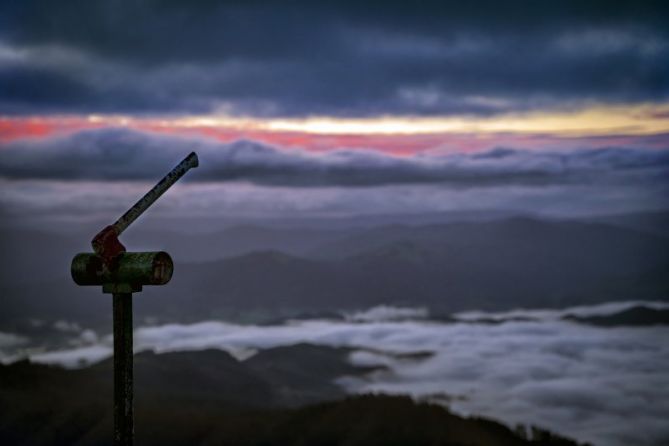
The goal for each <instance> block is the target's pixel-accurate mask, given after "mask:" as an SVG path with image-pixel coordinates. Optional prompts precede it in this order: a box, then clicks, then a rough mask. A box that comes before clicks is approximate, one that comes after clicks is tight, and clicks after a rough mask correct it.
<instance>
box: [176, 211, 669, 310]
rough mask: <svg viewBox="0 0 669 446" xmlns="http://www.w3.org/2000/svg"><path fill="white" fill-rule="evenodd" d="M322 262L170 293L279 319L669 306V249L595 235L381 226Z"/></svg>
mask: <svg viewBox="0 0 669 446" xmlns="http://www.w3.org/2000/svg"><path fill="white" fill-rule="evenodd" d="M318 252H319V253H320V258H318V259H316V258H304V257H295V256H290V255H286V254H282V253H279V252H274V251H268V252H259V253H253V254H249V255H246V256H241V257H236V258H231V259H226V260H223V261H219V262H212V263H203V264H199V265H197V266H184V267H183V268H182V269H181V270H180V271H179V272H178V275H177V274H176V273H175V278H174V283H173V285H172V288H173V289H176V290H178V293H177V294H180V295H181V294H183V295H185V294H188V295H189V296H190V297H189V300H188V302H189V305H190V306H193V307H194V306H200V307H201V308H210V309H211V308H216V307H217V306H237V307H240V306H242V307H243V306H247V307H262V308H267V309H271V310H277V311H279V310H281V309H290V308H297V309H302V310H304V309H328V308H329V309H332V308H351V307H357V308H366V307H369V306H372V305H377V304H381V303H394V304H402V305H414V306H415V305H427V306H429V307H431V308H433V309H435V310H439V311H437V312H438V313H443V312H449V311H459V310H464V309H474V308H479V309H504V308H506V309H508V308H510V307H517V306H529V307H538V306H542V307H546V306H554V307H558V306H566V305H573V304H583V303H596V302H602V301H610V300H616V299H629V297H630V296H634V297H635V298H637V299H664V298H666V297H667V296H668V295H669V280H667V275H666V271H668V270H669V240H667V239H664V238H662V237H657V236H653V235H649V234H644V233H640V232H637V231H634V230H628V229H622V228H616V227H612V226H608V225H603V224H594V223H575V222H545V221H540V220H533V219H524V218H522V219H521V218H518V219H510V220H504V221H498V222H486V223H476V224H473V223H469V224H449V225H437V226H422V227H410V226H389V227H383V228H377V229H374V230H369V231H366V232H364V233H362V234H358V235H355V236H351V237H348V238H344V239H342V240H339V241H337V242H333V243H328V244H327V245H324V246H322V247H321V248H319V249H318ZM165 303H166V304H167V301H166V302H165Z"/></svg>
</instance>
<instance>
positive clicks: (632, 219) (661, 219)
mask: <svg viewBox="0 0 669 446" xmlns="http://www.w3.org/2000/svg"><path fill="white" fill-rule="evenodd" d="M590 220H591V221H592V222H595V223H605V224H609V225H613V226H620V227H623V228H629V229H635V230H637V231H642V232H647V233H650V234H655V235H661V236H663V237H669V211H655V212H637V213H630V214H618V215H605V216H600V217H594V218H592V219H590Z"/></svg>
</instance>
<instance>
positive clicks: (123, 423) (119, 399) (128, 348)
mask: <svg viewBox="0 0 669 446" xmlns="http://www.w3.org/2000/svg"><path fill="white" fill-rule="evenodd" d="M132 400H133V382H132V293H114V446H132V444H133V437H134V427H133V423H132V418H133V407H132Z"/></svg>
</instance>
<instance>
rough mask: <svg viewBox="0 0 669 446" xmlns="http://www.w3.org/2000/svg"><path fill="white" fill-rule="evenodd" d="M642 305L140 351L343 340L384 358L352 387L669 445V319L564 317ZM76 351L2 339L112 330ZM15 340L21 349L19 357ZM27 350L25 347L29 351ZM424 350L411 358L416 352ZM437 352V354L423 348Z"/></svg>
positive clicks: (347, 382)
mask: <svg viewBox="0 0 669 446" xmlns="http://www.w3.org/2000/svg"><path fill="white" fill-rule="evenodd" d="M639 304H643V305H645V306H649V307H654V308H669V304H667V303H657V302H655V303H652V302H626V303H615V304H604V305H598V306H591V307H575V308H569V309H565V310H516V311H512V312H504V313H484V312H468V313H460V314H457V315H455V319H456V320H455V322H453V321H450V322H448V321H438V320H433V319H430V317H429V313H428V312H427V310H426V309H424V308H393V307H387V306H382V307H375V308H372V309H370V310H369V311H365V312H358V313H350V314H345V315H343V317H342V318H341V319H337V320H335V319H311V320H292V321H286V322H285V323H281V324H276V325H270V326H259V325H239V324H234V323H228V322H222V321H204V322H199V323H195V324H165V325H156V326H141V327H138V328H137V329H136V330H135V347H136V350H138V351H142V350H152V351H155V352H168V351H180V350H200V349H206V348H219V349H223V350H226V351H228V352H230V353H231V354H233V355H234V356H236V357H237V358H239V359H240V360H243V359H245V358H247V357H249V356H251V355H253V354H254V353H255V352H256V351H257V350H258V349H263V348H270V347H275V346H284V345H291V344H295V343H299V342H309V343H313V344H317V345H324V346H346V347H352V348H353V349H354V350H353V352H352V353H351V355H350V361H351V362H352V363H354V364H359V365H383V366H386V369H383V370H379V371H376V372H373V373H372V374H369V375H367V376H364V377H341V378H340V379H339V380H338V382H339V384H340V385H342V386H343V387H344V388H345V389H347V390H348V391H349V392H351V393H364V392H383V393H393V394H410V395H413V396H414V397H416V398H417V399H426V400H430V401H435V402H438V403H441V404H445V405H448V406H449V407H450V408H451V409H452V410H454V411H455V412H458V413H462V414H476V415H484V416H488V417H492V418H495V419H498V420H502V421H504V422H506V423H508V424H509V425H512V426H514V425H516V424H518V423H523V424H526V425H527V424H534V425H537V426H541V427H544V428H548V429H550V430H553V431H556V432H558V433H562V434H564V435H568V436H571V437H573V438H576V439H578V440H582V441H589V442H592V443H593V444H596V445H655V444H668V443H669V424H667V422H666V420H667V419H669V373H668V372H667V371H668V370H669V344H668V343H667V342H666V340H667V339H669V327H667V326H647V327H613V328H602V327H594V326H588V325H584V324H578V323H575V322H570V321H567V320H563V319H562V316H564V315H567V314H572V315H580V316H589V315H606V314H612V313H615V312H617V311H620V310H623V309H625V308H629V307H632V306H635V305H639ZM72 342H73V343H74V344H78V345H76V346H75V347H72V348H67V349H62V350H56V351H47V352H36V351H32V352H31V351H30V349H25V347H26V345H28V344H29V341H28V340H27V339H26V338H25V337H22V336H17V335H11V334H1V335H0V360H2V361H3V362H10V361H13V360H16V359H18V358H19V357H20V356H21V354H17V353H16V352H17V351H19V350H16V349H17V348H19V347H20V348H22V349H23V350H21V351H23V352H24V353H23V354H24V355H27V356H29V358H30V360H31V361H34V362H38V363H48V364H59V365H62V366H65V367H79V366H82V365H85V364H88V363H91V362H95V361H99V360H102V359H104V358H106V357H109V356H110V355H111V354H112V339H111V337H110V336H106V337H104V336H103V337H97V336H91V333H90V330H83V331H82V332H81V333H80V334H79V335H78V338H74V339H73V340H72ZM12 347H14V348H15V350H13V353H10V351H12ZM26 352H28V353H26ZM417 352H422V353H423V354H421V355H415V356H411V355H409V354H411V353H417ZM426 352H430V353H431V355H428V354H426Z"/></svg>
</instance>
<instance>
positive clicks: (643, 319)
mask: <svg viewBox="0 0 669 446" xmlns="http://www.w3.org/2000/svg"><path fill="white" fill-rule="evenodd" d="M563 319H566V320H571V321H574V322H579V323H582V324H590V325H598V326H601V327H619V326H648V325H669V310H667V309H655V308H648V307H644V306H636V307H632V308H629V309H627V310H623V311H620V312H617V313H614V314H610V315H606V316H576V315H573V314H568V315H566V316H564V318H563Z"/></svg>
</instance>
